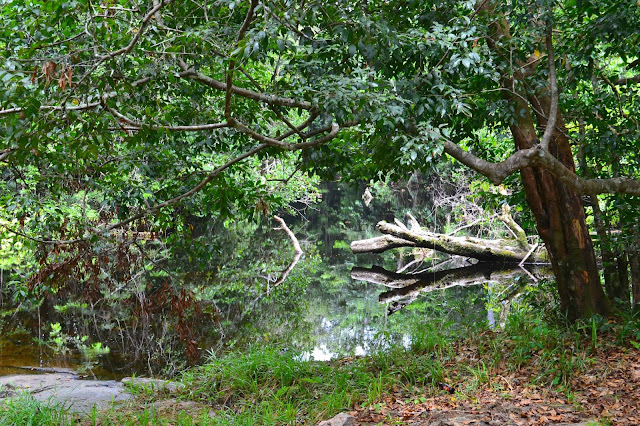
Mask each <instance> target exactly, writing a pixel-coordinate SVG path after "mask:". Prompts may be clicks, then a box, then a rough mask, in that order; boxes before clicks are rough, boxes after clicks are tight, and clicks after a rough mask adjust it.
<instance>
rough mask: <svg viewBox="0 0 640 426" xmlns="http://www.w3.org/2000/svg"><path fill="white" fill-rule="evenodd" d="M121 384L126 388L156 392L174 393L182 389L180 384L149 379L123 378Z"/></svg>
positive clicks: (182, 386)
mask: <svg viewBox="0 0 640 426" xmlns="http://www.w3.org/2000/svg"><path fill="white" fill-rule="evenodd" d="M121 382H122V383H123V384H125V385H127V386H132V387H134V388H135V387H143V388H147V389H151V390H153V391H156V392H162V391H166V392H176V391H179V390H181V389H184V385H183V384H182V383H176V382H171V381H169V380H162V379H152V378H149V377H125V378H124V379H122V380H121Z"/></svg>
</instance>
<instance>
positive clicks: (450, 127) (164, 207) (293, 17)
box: [0, 0, 640, 316]
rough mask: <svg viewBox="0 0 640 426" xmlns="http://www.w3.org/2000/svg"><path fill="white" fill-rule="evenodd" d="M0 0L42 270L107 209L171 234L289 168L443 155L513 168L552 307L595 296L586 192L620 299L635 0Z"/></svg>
mask: <svg viewBox="0 0 640 426" xmlns="http://www.w3.org/2000/svg"><path fill="white" fill-rule="evenodd" d="M0 6H1V8H2V13H1V14H0V45H2V47H3V56H4V58H3V60H4V63H3V67H2V69H1V70H0V81H2V85H1V86H0V92H1V93H0V103H1V105H2V109H1V110H0V119H1V122H2V126H1V127H0V131H1V132H2V145H1V146H0V161H1V163H0V167H1V168H0V171H1V172H2V180H1V181H0V197H2V198H1V200H2V206H3V209H2V211H1V212H0V215H1V216H2V225H3V230H2V233H3V235H7V236H8V235H10V234H13V235H14V236H15V235H22V236H24V237H26V238H29V239H31V241H32V242H38V243H41V244H44V245H43V246H40V247H39V248H38V250H39V255H40V256H39V258H40V261H41V263H42V264H43V265H46V266H48V267H49V269H46V268H45V271H46V274H44V275H43V274H41V278H42V280H45V279H46V277H47V276H50V275H51V274H52V273H54V272H55V271H52V268H53V269H55V268H57V267H58V266H57V265H59V264H60V262H61V261H63V262H64V261H68V259H70V258H71V259H73V258H74V256H76V255H77V254H76V252H77V250H80V251H82V250H85V252H86V253H90V252H91V250H92V249H93V248H92V247H93V245H94V244H100V243H98V242H97V241H98V238H99V237H101V236H107V235H111V234H112V233H113V231H115V230H116V229H117V228H122V227H125V228H127V229H133V230H135V231H140V232H151V233H152V234H151V237H152V238H153V237H154V234H155V233H157V232H160V231H163V232H167V233H168V234H174V233H176V232H178V231H181V230H187V231H188V230H189V223H188V221H187V218H188V217H189V216H190V215H191V216H196V217H198V218H201V219H202V218H205V219H215V220H220V221H224V220H225V219H234V220H235V219H240V218H242V217H247V216H253V215H255V214H256V212H260V213H264V214H269V213H270V212H271V211H273V210H276V209H277V208H279V207H280V206H283V205H286V204H287V203H289V202H291V201H292V200H294V199H296V198H299V197H301V196H302V194H303V193H304V192H305V190H306V189H308V186H307V185H305V183H309V181H308V180H307V179H308V178H305V179H299V178H298V177H299V176H306V175H304V174H301V173H303V172H311V173H314V174H317V175H319V176H322V177H336V176H342V177H343V178H351V179H359V178H366V179H371V178H375V177H381V176H383V175H390V176H392V177H396V178H399V177H407V175H408V173H410V172H411V171H413V170H415V169H422V170H424V171H427V170H429V169H430V168H431V167H433V165H434V164H435V163H436V162H437V160H438V159H439V158H442V157H441V154H442V153H443V152H446V153H447V154H449V155H451V156H453V157H454V158H456V159H457V160H459V161H460V162H462V163H463V164H465V165H467V166H469V167H471V168H472V169H473V170H475V171H477V172H479V173H480V174H483V175H485V176H487V177H488V178H489V179H490V180H491V181H492V182H493V183H500V182H503V181H504V179H505V178H507V177H508V176H509V175H512V174H513V173H514V172H516V171H518V170H521V171H522V173H523V181H524V190H525V193H526V202H527V203H528V204H529V206H531V208H532V211H533V213H534V217H535V220H536V226H537V228H538V231H539V232H540V235H541V236H542V238H543V240H544V242H545V243H546V245H547V249H548V250H549V251H550V253H551V259H552V262H553V265H554V271H555V273H556V276H557V280H558V286H559V290H560V294H561V297H562V299H563V309H566V310H568V311H569V312H570V315H571V316H580V315H583V314H586V313H590V312H605V311H606V310H607V309H608V308H607V306H608V305H607V303H606V302H604V299H603V297H604V296H603V294H602V291H601V290H599V286H600V284H599V282H596V281H598V277H597V269H596V264H595V256H594V255H593V249H592V247H591V241H590V239H589V238H588V237H586V236H585V235H586V234H587V233H588V229H587V227H586V226H587V225H586V222H585V218H584V213H582V206H580V205H579V204H580V203H581V201H580V198H579V196H580V195H588V196H590V203H591V204H592V209H593V214H594V218H595V220H596V223H599V224H602V226H601V227H600V228H599V241H600V244H601V245H602V248H603V254H604V253H605V252H606V253H609V254H610V255H609V256H608V258H607V259H606V262H605V263H607V264H610V263H612V262H618V266H619V267H620V268H623V269H624V273H623V274H621V277H620V279H619V281H621V282H624V280H626V281H627V287H626V289H627V290H626V293H625V291H624V289H623V290H619V289H617V288H616V286H615V285H614V284H612V282H610V283H609V284H608V285H607V292H608V293H609V294H608V295H609V297H610V298H613V297H620V298H621V299H622V300H623V301H624V300H625V298H626V300H628V299H629V296H628V288H629V283H628V281H629V279H628V272H627V270H628V266H627V264H628V263H630V264H631V269H633V268H634V265H636V266H635V267H640V263H638V259H640V257H639V256H638V255H637V250H638V248H637V240H638V238H637V235H638V228H639V225H638V217H637V215H636V214H635V212H636V208H637V196H638V195H639V194H640V182H639V181H638V180H637V177H638V176H637V173H638V167H637V166H638V161H639V159H638V156H637V152H638V149H637V141H638V132H639V128H638V123H637V119H636V117H637V115H638V114H637V111H636V110H637V108H638V95H640V92H639V87H638V78H637V76H636V74H637V71H638V68H639V67H640V66H639V64H640V61H639V60H638V58H637V52H635V51H632V50H630V46H635V45H637V38H638V34H637V32H635V31H634V30H633V29H634V28H636V27H637V26H638V23H639V21H640V10H639V9H640V6H638V5H637V4H635V3H624V2H620V1H606V2H598V3H597V4H596V3H593V2H589V1H582V2H576V1H571V0H569V1H563V2H552V1H542V0H540V1H535V2H533V1H531V2H512V3H505V4H494V3H493V2H490V1H481V2H475V1H465V2H457V1H455V2H454V1H443V2H431V1H416V0H411V1H403V2H371V1H362V2H345V1H340V0H336V1H322V2H316V1H301V2H293V1H283V0H275V1H266V2H258V1H257V0H251V1H243V2H238V1H235V0H219V1H213V2H205V3H203V4H198V3H195V2H175V1H171V0H153V1H148V0H145V1H142V0H109V1H105V2H101V3H91V2H81V1H74V0H65V1H62V0H60V1H42V0H29V1H23V0H19V1H18V0H15V1H12V0H3V1H1V2H0ZM558 88H560V89H559V90H558ZM554 111H558V114H555V113H554ZM564 111H567V113H564ZM547 123H550V124H551V125H549V126H547ZM547 130H549V131H547ZM511 140H515V141H516V149H515V151H514V148H513V144H512V143H511ZM572 151H573V154H575V156H577V158H578V163H579V164H578V165H579V167H578V171H577V172H576V171H575V168H574V160H573V158H572V157H573V155H572ZM485 160H489V161H496V162H498V161H501V160H503V161H502V162H499V163H495V164H494V163H488V162H487V161H485ZM576 173H577V174H576ZM507 182H508V181H507ZM603 193H604V194H611V195H606V196H605V197H604V198H603V199H602V203H601V202H600V200H598V198H597V195H598V194H603ZM624 194H633V195H634V197H631V196H629V195H624ZM520 199H521V200H522V198H520ZM600 204H602V207H601V206H600ZM571 206H573V207H571ZM602 209H604V211H601V210H602ZM613 228H618V229H620V230H622V231H623V233H622V235H623V237H620V238H619V237H617V235H618V234H613V235H614V237H613V238H610V237H611V235H610V234H611V233H610V230H611V229H613ZM12 238H13V237H12ZM87 241H89V245H84V246H83V244H85V243H86V242H87ZM69 243H72V246H73V244H76V246H75V247H73V248H72V249H70V250H68V249H63V248H61V247H62V245H68V244H69ZM78 247H79V248H78ZM115 250H116V252H117V251H118V250H119V249H115ZM61 253H62V256H63V257H62V260H61V259H60V258H56V256H60V255H61ZM65 256H66V257H65ZM603 257H604V256H603ZM620 259H622V261H620ZM625 262H626V263H625ZM52 265H56V266H55V267H54V266H52ZM85 269H87V270H89V269H90V267H89V264H87V266H86V267H85ZM62 270H63V269H60V271H62ZM65 271H66V272H68V270H65ZM583 272H584V273H585V274H586V275H584V274H583ZM54 275H55V273H54ZM583 275H584V276H585V278H579V279H578V278H576V277H582V276H583ZM622 275H624V278H623V277H622ZM576 280H577V281H576ZM572 282H573V284H571V283H572ZM623 287H624V285H623ZM574 288H575V289H576V290H572V289H574ZM638 289H639V291H640V283H639V284H638ZM639 297H640V293H639Z"/></svg>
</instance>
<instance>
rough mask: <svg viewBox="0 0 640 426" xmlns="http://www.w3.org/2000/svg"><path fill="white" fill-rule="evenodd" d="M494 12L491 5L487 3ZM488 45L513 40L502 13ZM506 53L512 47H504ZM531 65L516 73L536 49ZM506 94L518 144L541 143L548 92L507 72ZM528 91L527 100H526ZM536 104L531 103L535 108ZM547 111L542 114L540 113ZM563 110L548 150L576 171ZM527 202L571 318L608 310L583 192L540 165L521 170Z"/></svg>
mask: <svg viewBox="0 0 640 426" xmlns="http://www.w3.org/2000/svg"><path fill="white" fill-rule="evenodd" d="M484 7H486V8H487V10H488V11H489V12H490V13H491V14H492V15H494V17H495V11H493V10H491V9H492V8H491V6H484ZM491 29H492V31H493V34H492V37H491V38H490V39H489V45H490V47H491V48H493V49H494V50H499V49H500V48H499V47H498V44H497V43H495V42H494V41H497V40H498V39H502V40H510V39H511V35H510V29H509V23H508V22H507V20H506V19H504V17H502V18H500V17H499V16H498V19H496V20H494V23H493V24H492V25H491ZM506 54H508V52H507V53H506ZM531 59H533V60H532V61H530V64H531V66H524V64H522V65H523V69H524V70H523V71H522V73H521V74H518V75H516V76H514V78H515V79H519V80H521V79H524V78H525V77H526V73H527V72H529V73H531V72H533V69H534V68H535V66H536V64H537V56H533V55H532V58H531ZM501 84H502V87H503V88H504V89H505V92H504V93H505V96H506V97H507V99H509V100H510V101H511V102H512V103H513V104H514V106H515V111H517V112H518V113H517V114H514V117H515V119H516V122H515V123H514V124H512V125H511V126H510V129H511V134H512V135H513V138H514V142H515V146H516V149H518V150H522V149H528V148H532V147H534V146H535V145H537V144H539V143H540V138H539V137H538V133H537V131H536V125H535V124H534V120H533V117H532V113H531V111H532V110H533V111H535V112H536V113H537V119H538V125H539V127H540V128H544V127H545V126H546V124H547V117H548V115H549V111H550V109H551V108H550V106H551V102H550V98H549V97H548V96H540V95H532V96H530V97H529V96H528V95H527V94H526V93H524V94H523V93H516V92H515V90H514V89H515V88H516V87H517V86H521V85H516V84H514V79H512V78H503V79H502V82H501ZM527 97H529V102H527V101H526V99H527ZM532 107H533V108H532ZM540 112H542V113H544V115H542V114H540ZM565 134H566V129H565V126H564V122H563V119H562V114H561V113H560V111H558V113H557V115H556V125H555V129H554V132H553V136H552V139H551V141H550V144H549V151H550V152H551V153H552V154H553V155H554V156H555V157H556V158H557V159H558V160H559V161H561V162H562V163H563V164H564V165H565V166H566V167H567V168H568V169H569V170H572V171H575V164H574V161H573V154H572V152H571V147H570V146H569V141H568V139H567V137H566V136H565ZM521 177H522V183H523V186H524V190H525V196H526V199H527V203H528V204H529V207H530V208H531V211H532V212H533V214H534V216H535V219H536V226H537V228H538V233H539V234H540V237H541V238H542V240H543V241H544V243H545V246H546V248H547V251H548V253H549V257H550V261H551V265H552V268H553V272H554V275H555V278H556V283H557V286H558V293H559V295H560V300H561V303H562V309H563V310H564V311H565V312H566V313H567V315H568V317H569V318H571V319H575V318H579V317H584V316H589V315H592V314H595V313H600V314H606V313H607V311H608V301H607V299H606V297H605V295H604V292H603V290H602V285H601V284H600V277H599V275H598V268H597V264H596V256H595V253H594V250H593V244H592V242H591V237H590V236H589V231H588V228H587V224H586V220H585V214H584V207H583V204H582V198H581V197H580V196H578V194H576V192H575V191H574V190H573V189H571V188H570V187H568V186H567V185H565V184H563V183H562V182H560V181H559V180H558V179H557V178H556V177H555V176H554V175H552V174H551V173H550V172H549V171H547V170H544V169H541V168H539V167H529V168H524V169H522V170H521Z"/></svg>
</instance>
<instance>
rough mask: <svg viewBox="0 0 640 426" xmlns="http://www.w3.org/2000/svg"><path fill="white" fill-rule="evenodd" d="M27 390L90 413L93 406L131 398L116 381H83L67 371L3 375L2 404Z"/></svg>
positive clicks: (41, 398) (45, 399)
mask: <svg viewBox="0 0 640 426" xmlns="http://www.w3.org/2000/svg"><path fill="white" fill-rule="evenodd" d="M25 391H26V392H29V393H30V394H31V395H33V397H34V398H35V399H36V400H38V401H43V402H52V403H53V404H64V406H65V407H66V408H68V409H69V411H70V412H72V413H84V414H89V413H91V411H92V410H93V408H94V407H97V408H99V409H103V408H106V407H107V406H108V405H109V404H110V403H111V402H118V401H125V400H127V399H130V398H131V397H132V396H131V394H129V393H128V392H127V391H126V389H125V387H124V385H123V384H122V383H119V382H116V381H115V380H80V379H78V378H77V377H76V376H73V375H70V374H68V373H66V372H65V373H57V374H17V375H12V376H3V377H0V403H1V402H2V401H3V400H5V399H7V398H13V397H16V396H19V395H20V394H22V393H23V392H25Z"/></svg>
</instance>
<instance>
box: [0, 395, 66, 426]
mask: <svg viewBox="0 0 640 426" xmlns="http://www.w3.org/2000/svg"><path fill="white" fill-rule="evenodd" d="M71 424H73V420H72V419H71V417H70V416H69V415H68V414H67V410H66V409H65V408H64V407H63V406H62V405H60V404H53V403H50V402H40V401H36V400H35V399H34V397H33V396H31V395H30V394H28V393H25V394H23V395H21V396H19V397H17V398H10V399H7V400H5V401H3V402H1V403H0V425H2V426H4V425H7V426H8V425H11V426H15V425H23V426H31V425H33V426H40V425H56V426H64V425H71Z"/></svg>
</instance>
